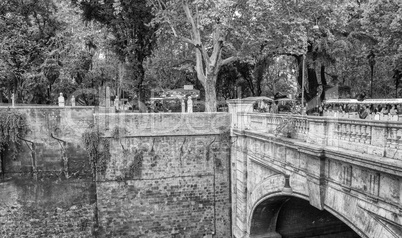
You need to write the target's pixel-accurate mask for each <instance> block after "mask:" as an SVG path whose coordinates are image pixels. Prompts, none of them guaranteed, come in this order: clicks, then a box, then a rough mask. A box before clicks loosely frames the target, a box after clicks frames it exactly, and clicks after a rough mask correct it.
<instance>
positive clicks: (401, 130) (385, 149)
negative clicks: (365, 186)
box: [229, 100, 402, 160]
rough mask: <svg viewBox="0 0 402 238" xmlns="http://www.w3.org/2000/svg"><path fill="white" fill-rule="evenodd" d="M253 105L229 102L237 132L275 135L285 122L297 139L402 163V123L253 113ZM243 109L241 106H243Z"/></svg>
mask: <svg viewBox="0 0 402 238" xmlns="http://www.w3.org/2000/svg"><path fill="white" fill-rule="evenodd" d="M252 104H253V102H251V101H247V100H246V101H243V102H242V103H239V102H237V101H236V103H232V102H229V105H230V107H229V109H230V110H231V112H232V113H233V114H235V115H232V118H233V119H232V121H233V122H236V123H233V124H232V128H233V129H237V130H240V131H242V130H249V131H254V132H260V133H270V134H275V129H276V128H277V127H278V125H279V124H280V123H282V122H283V121H284V120H289V118H290V119H291V120H292V123H293V127H294V131H295V133H294V135H293V137H294V138H296V139H301V140H303V141H306V142H309V143H314V144H316V145H320V146H331V147H337V148H341V149H347V150H352V151H355V152H360V153H365V154H369V155H378V156H382V157H387V158H392V159H398V160H402V151H401V149H402V122H400V121H380V120H364V119H351V118H334V117H317V116H305V115H289V114H272V113H257V112H252ZM239 105H241V106H239Z"/></svg>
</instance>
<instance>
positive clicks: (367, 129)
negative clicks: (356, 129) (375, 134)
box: [365, 126, 371, 144]
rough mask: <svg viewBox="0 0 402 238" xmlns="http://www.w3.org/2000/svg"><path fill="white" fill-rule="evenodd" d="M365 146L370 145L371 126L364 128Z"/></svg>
mask: <svg viewBox="0 0 402 238" xmlns="http://www.w3.org/2000/svg"><path fill="white" fill-rule="evenodd" d="M365 143H366V144H371V126H367V128H366V141H365Z"/></svg>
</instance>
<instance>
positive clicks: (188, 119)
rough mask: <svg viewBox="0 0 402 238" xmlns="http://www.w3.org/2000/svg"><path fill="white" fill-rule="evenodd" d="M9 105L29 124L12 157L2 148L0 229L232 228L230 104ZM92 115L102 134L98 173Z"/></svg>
mask: <svg viewBox="0 0 402 238" xmlns="http://www.w3.org/2000/svg"><path fill="white" fill-rule="evenodd" d="M0 110H8V109H6V108H4V109H2V108H0ZM11 110H18V111H20V112H22V113H24V114H26V116H27V120H28V124H29V128H30V131H29V133H28V135H27V136H26V138H25V140H26V142H24V144H23V145H22V151H21V153H19V154H18V156H17V158H16V159H15V160H13V159H12V158H11V157H10V156H9V154H8V152H7V151H5V152H4V153H3V154H2V160H3V173H1V174H0V191H1V193H0V236H2V237H211V236H213V237H230V191H229V166H230V163H229V158H230V153H229V146H230V144H229V136H228V129H229V127H230V117H229V115H228V114H226V113H212V114H207V113H194V114H174V113H171V114H102V113H96V112H97V111H98V110H97V109H95V108H70V107H65V108H59V107H35V108H15V109H11ZM94 113H95V114H94ZM92 123H95V128H97V129H98V130H99V132H100V133H101V135H102V137H104V138H106V140H108V141H109V144H110V147H109V152H110V158H109V160H108V161H107V163H106V165H105V171H103V172H100V173H97V175H96V176H93V175H92V172H91V166H90V164H89V160H90V159H89V157H88V155H87V152H86V151H85V149H84V148H83V143H82V139H81V138H82V134H83V133H84V132H85V130H87V129H88V128H89V127H90V125H91V124H92Z"/></svg>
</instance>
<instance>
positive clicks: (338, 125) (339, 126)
mask: <svg viewBox="0 0 402 238" xmlns="http://www.w3.org/2000/svg"><path fill="white" fill-rule="evenodd" d="M341 137H342V124H341V123H336V138H337V139H341Z"/></svg>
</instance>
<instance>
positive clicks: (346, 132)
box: [345, 124, 352, 141]
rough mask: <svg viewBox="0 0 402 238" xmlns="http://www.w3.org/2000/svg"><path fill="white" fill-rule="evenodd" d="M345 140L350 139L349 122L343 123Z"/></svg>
mask: <svg viewBox="0 0 402 238" xmlns="http://www.w3.org/2000/svg"><path fill="white" fill-rule="evenodd" d="M345 128H346V129H345V140H347V141H350V135H351V133H352V132H351V131H350V124H345Z"/></svg>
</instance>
